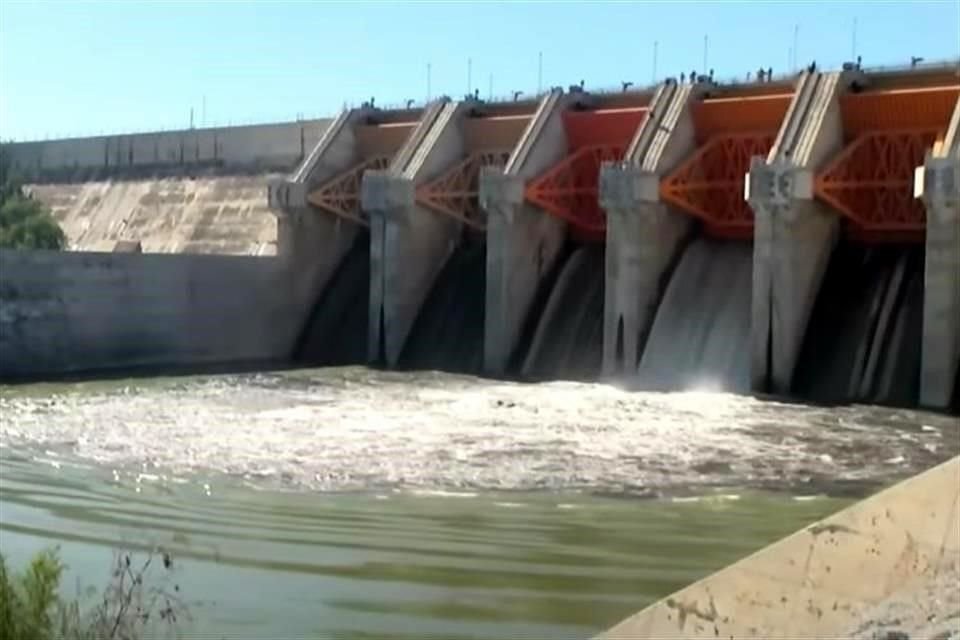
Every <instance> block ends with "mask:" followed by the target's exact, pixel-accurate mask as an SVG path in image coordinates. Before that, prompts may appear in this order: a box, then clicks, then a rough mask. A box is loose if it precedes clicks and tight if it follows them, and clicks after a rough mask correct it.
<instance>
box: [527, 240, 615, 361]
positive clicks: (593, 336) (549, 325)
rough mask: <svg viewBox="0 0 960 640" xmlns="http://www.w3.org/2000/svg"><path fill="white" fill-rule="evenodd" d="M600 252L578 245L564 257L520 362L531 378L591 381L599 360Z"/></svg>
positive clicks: (600, 247) (593, 248)
mask: <svg viewBox="0 0 960 640" xmlns="http://www.w3.org/2000/svg"><path fill="white" fill-rule="evenodd" d="M603 295H604V251H603V247H602V246H595V245H587V246H583V247H579V248H577V249H575V250H574V251H573V253H571V254H570V256H569V257H568V258H566V263H565V264H564V265H563V267H562V269H561V270H560V272H559V275H558V277H557V280H556V283H555V284H554V286H553V290H552V291H551V293H550V297H549V299H548V301H547V303H546V306H545V307H544V310H543V315H542V316H541V319H540V326H539V327H538V328H537V330H536V333H535V335H534V337H533V342H532V343H531V345H530V351H529V353H528V354H527V357H526V361H525V363H524V365H523V370H522V372H523V375H524V376H525V377H528V378H533V379H548V380H549V379H563V380H595V379H596V378H597V377H598V376H599V373H600V367H601V365H602V359H603Z"/></svg>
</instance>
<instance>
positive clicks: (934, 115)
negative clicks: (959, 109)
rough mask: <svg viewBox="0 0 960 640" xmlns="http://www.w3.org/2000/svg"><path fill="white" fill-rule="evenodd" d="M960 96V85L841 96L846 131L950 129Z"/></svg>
mask: <svg viewBox="0 0 960 640" xmlns="http://www.w3.org/2000/svg"><path fill="white" fill-rule="evenodd" d="M958 97H960V84H954V85H944V86H938V87H921V88H915V89H891V90H887V91H872V92H870V91H867V92H863V93H848V94H845V95H843V96H841V97H840V112H841V115H842V118H843V130H844V134H845V136H846V138H847V140H853V139H855V138H857V137H858V136H860V135H862V134H864V133H867V132H872V131H893V130H900V129H914V130H927V129H941V128H946V126H947V123H948V122H949V121H950V116H951V114H952V113H953V109H954V107H955V106H956V104H957V98H958Z"/></svg>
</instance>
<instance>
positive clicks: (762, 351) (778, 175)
mask: <svg viewBox="0 0 960 640" xmlns="http://www.w3.org/2000/svg"><path fill="white" fill-rule="evenodd" d="M845 85H846V80H845V79H844V76H843V74H841V73H817V72H813V73H810V72H804V73H803V74H802V75H801V77H800V79H799V81H798V84H797V88H796V93H795V94H794V97H793V100H792V102H791V104H790V107H789V110H788V111H787V116H786V118H785V119H784V122H783V125H782V126H781V128H780V131H779V133H778V135H777V140H776V142H775V144H774V147H773V149H772V150H771V151H770V153H769V155H768V157H767V158H766V160H760V159H754V161H753V163H752V165H751V168H750V173H749V174H748V176H747V194H746V197H747V201H748V202H749V203H750V206H751V208H752V209H753V212H754V245H753V246H754V259H753V301H752V347H751V386H752V387H753V389H754V390H755V391H770V392H776V393H786V392H788V391H789V390H790V387H791V382H792V378H793V372H794V369H795V367H796V362H797V358H798V355H799V353H800V348H801V345H802V343H803V339H804V335H805V333H806V327H807V322H808V320H809V318H810V314H811V312H812V310H813V304H814V301H815V300H816V297H817V292H818V291H819V289H820V283H821V281H822V279H823V275H824V272H825V271H826V268H827V264H828V262H829V260H830V254H831V251H832V250H833V247H834V245H835V244H836V240H837V237H838V231H839V220H840V219H839V216H837V215H836V214H835V213H834V212H833V211H831V210H830V208H829V207H828V206H827V205H825V204H823V203H822V202H820V201H818V200H815V199H814V192H813V180H814V175H815V174H816V172H817V171H818V169H820V167H821V166H822V165H823V164H824V163H825V162H826V161H827V160H829V159H830V158H831V157H833V156H834V155H835V154H836V153H838V152H839V151H840V150H841V149H842V147H843V129H842V122H841V117H840V107H839V103H838V100H837V99H838V96H839V94H840V93H841V92H842V91H843V90H844V87H845Z"/></svg>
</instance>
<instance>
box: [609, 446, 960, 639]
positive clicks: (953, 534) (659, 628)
mask: <svg viewBox="0 0 960 640" xmlns="http://www.w3.org/2000/svg"><path fill="white" fill-rule="evenodd" d="M954 437H955V436H954ZM952 577H960V457H956V458H953V459H952V460H950V461H949V462H946V463H944V464H942V465H940V466H938V467H935V468H933V469H931V470H929V471H926V472H924V473H921V474H920V475H918V476H915V477H913V478H910V479H909V480H905V481H903V482H901V483H900V484H897V485H896V486H894V487H891V488H889V489H887V490H885V491H882V492H880V493H878V494H876V495H874V496H872V497H870V498H867V499H866V500H863V501H862V502H859V503H857V504H855V505H854V506H852V507H849V508H848V509H845V510H843V511H841V512H840V513H837V514H835V515H833V516H831V517H829V518H827V519H825V520H823V521H821V522H818V523H816V524H814V525H811V526H809V527H807V528H805V529H803V530H801V531H798V532H797V533H795V534H793V535H791V536H789V537H787V538H785V539H783V540H781V541H779V542H777V543H775V544H773V545H771V546H769V547H767V548H765V549H763V550H761V551H759V552H757V553H756V554H754V555H752V556H750V557H748V558H745V559H744V560H741V561H740V562H737V563H735V564H733V565H731V566H730V567H727V568H726V569H723V570H722V571H719V572H718V573H715V574H713V575H711V576H709V577H707V578H704V579H703V580H701V581H699V582H697V583H695V584H693V585H691V586H689V587H687V588H685V589H682V590H681V591H678V592H677V593H674V594H673V595H671V596H669V597H667V598H664V599H663V600H661V601H659V602H657V603H655V604H653V605H652V606H650V607H648V608H647V609H644V610H643V611H641V612H640V613H638V614H636V615H634V616H632V617H630V618H628V619H626V620H624V621H623V622H621V623H620V624H618V625H617V626H615V627H614V628H612V629H610V630H609V631H608V632H606V633H605V634H604V635H603V636H602V638H603V639H604V640H616V639H623V640H626V639H628V638H629V639H630V640H634V639H636V638H664V639H666V638H717V637H720V638H842V637H862V634H863V633H864V632H865V631H869V630H880V631H881V633H882V635H879V636H873V637H883V638H888V637H891V638H892V637H895V638H908V637H924V638H926V637H933V636H916V635H911V633H912V632H920V631H922V630H924V629H936V632H935V634H936V633H940V632H941V631H943V630H946V631H947V635H942V636H936V637H944V638H949V637H950V635H949V631H950V629H954V630H956V629H957V626H958V625H960V611H957V610H956V609H951V608H950V604H949V603H950V602H957V601H958V592H960V583H958V582H957V581H956V580H955V579H948V578H952ZM938 585H941V586H943V588H944V591H943V592H940V591H938V590H937V586H938ZM925 593H926V594H932V595H934V596H935V597H934V598H933V599H932V600H931V599H929V598H924V597H923V594H925ZM918 598H919V600H918ZM910 602H918V603H919V604H918V606H920V607H921V609H922V611H921V613H922V615H920V616H917V615H916V614H917V611H916V609H915V608H911V607H910ZM904 606H905V607H906V609H904ZM904 610H909V615H906V616H903V617H898V615H897V612H898V611H900V612H901V613H902V612H903V611H904ZM908 625H916V628H910V627H909V626H908ZM937 625H940V626H942V627H943V628H942V629H940V628H939V627H938V626H937ZM888 632H894V633H895V634H896V633H899V634H901V635H888ZM935 634H934V635H935ZM867 637H869V636H867Z"/></svg>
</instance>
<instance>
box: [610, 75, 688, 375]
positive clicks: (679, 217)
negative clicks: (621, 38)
mask: <svg viewBox="0 0 960 640" xmlns="http://www.w3.org/2000/svg"><path fill="white" fill-rule="evenodd" d="M702 91H703V87H702V86H700V85H678V84H677V83H675V82H669V83H666V84H663V85H661V86H660V87H659V88H658V89H657V91H656V94H655V95H654V97H653V100H652V102H651V104H650V112H649V115H648V116H647V118H646V119H645V120H644V123H643V124H642V125H641V126H640V129H639V130H638V131H637V133H636V135H635V136H634V138H633V140H632V141H631V144H630V147H629V148H628V150H627V153H626V156H625V158H624V161H623V162H622V163H620V164H615V165H607V166H604V167H603V168H602V169H601V172H600V203H601V206H602V207H603V208H604V210H605V211H606V214H607V250H606V275H605V277H606V288H605V299H604V326H603V371H604V374H605V375H608V376H613V375H633V374H634V373H635V372H636V371H637V366H638V364H639V361H640V355H641V350H642V346H643V343H644V341H645V336H646V334H647V333H648V332H649V330H650V325H651V323H652V322H653V317H654V314H655V313H656V308H657V303H658V301H659V299H660V295H661V293H662V290H663V287H664V284H665V283H664V278H665V276H666V274H667V273H668V271H669V266H670V264H671V262H672V261H673V260H674V258H675V256H676V254H677V250H678V249H679V247H680V245H681V243H682V241H683V239H684V238H685V237H686V236H687V235H688V234H689V232H690V230H691V228H692V227H693V218H692V217H690V216H688V215H685V214H683V213H680V212H677V211H675V210H673V208H672V207H670V206H668V205H667V204H666V203H664V202H662V201H661V200H660V180H661V178H662V177H663V176H664V175H666V174H667V173H669V172H670V171H671V170H673V169H674V168H676V166H677V165H679V164H680V162H681V161H682V160H683V159H684V158H685V157H687V156H688V155H689V154H690V153H692V152H693V151H694V149H695V148H696V140H695V137H694V136H695V131H694V125H693V119H692V116H691V113H690V105H691V103H692V101H693V100H695V99H697V97H698V96H699V94H700V93H701V92H702Z"/></svg>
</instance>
